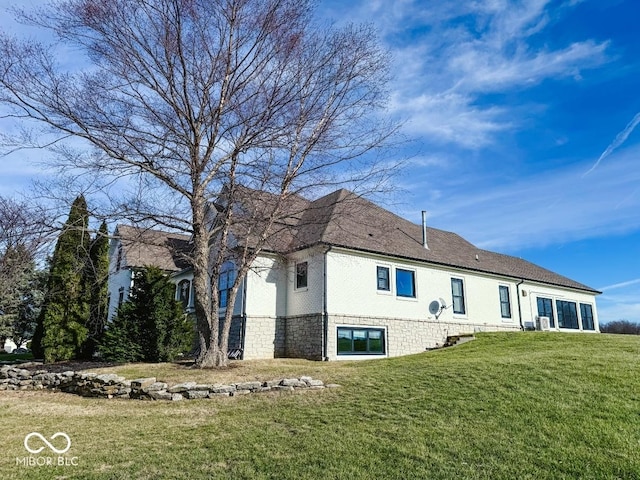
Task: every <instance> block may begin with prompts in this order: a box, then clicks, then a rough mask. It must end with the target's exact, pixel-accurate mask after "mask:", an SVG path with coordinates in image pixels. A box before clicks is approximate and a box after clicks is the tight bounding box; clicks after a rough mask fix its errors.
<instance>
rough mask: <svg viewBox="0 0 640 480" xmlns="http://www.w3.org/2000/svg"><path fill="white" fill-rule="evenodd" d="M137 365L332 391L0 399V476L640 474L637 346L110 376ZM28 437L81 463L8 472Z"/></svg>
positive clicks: (553, 342)
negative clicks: (312, 381)
mask: <svg viewBox="0 0 640 480" xmlns="http://www.w3.org/2000/svg"><path fill="white" fill-rule="evenodd" d="M142 367H144V368H145V372H149V373H150V374H151V375H155V374H156V373H164V374H165V375H168V376H175V378H184V379H186V377H187V376H189V375H190V374H193V376H194V377H198V378H199V379H200V380H215V379H216V378H218V376H220V378H227V376H229V375H231V376H233V375H236V376H238V377H242V378H261V379H268V378H275V377H278V376H280V375H281V374H286V375H293V374H297V375H305V374H308V375H311V376H313V377H315V378H320V379H322V380H324V381H325V382H336V383H340V384H341V385H342V388H340V389H335V390H322V391H314V392H311V391H309V392H304V393H296V394H271V393H269V394H258V395H252V396H244V397H237V398H222V399H215V400H191V401H183V402H174V403H172V402H143V401H126V400H117V401H114V400H111V401H109V400H94V399H84V398H79V397H75V396H72V395H66V394H61V393H52V392H0V425H1V426H2V427H1V432H2V434H3V435H2V442H3V448H2V453H1V454H0V478H3V479H7V478H41V479H50V478H104V479H116V478H122V479H129V478H132V479H157V478H175V479H181V478H184V479H205V478H236V479H241V478H278V479H305V478H306V479H324V478H328V479H331V478H339V479H342V478H362V479H374V478H398V479H417V478H446V479H450V478H486V479H500V478H504V479H510V480H511V479H526V478H530V479H545V478H548V479H562V478H571V479H573V478H594V479H602V478H603V479H606V478H611V479H614V478H628V479H638V478H640V337H637V336H614V335H588V334H556V333H533V332H524V333H507V334H482V335H479V336H478V339H477V340H476V341H473V342H469V343H466V344H464V345H461V346H459V347H454V348H450V349H445V350H440V351H434V352H429V353H424V354H420V355H413V356H409V357H403V358H394V359H389V360H373V361H363V362H348V363H346V362H328V363H320V362H305V361H292V360H275V361H272V362H247V363H245V364H239V366H236V367H235V368H231V369H229V370H226V371H224V372H201V371H193V370H188V369H185V368H183V367H175V366H171V365H166V364H165V365H160V366H121V367H115V368H113V369H111V371H117V372H120V373H123V372H128V373H133V374H138V373H141V372H139V370H137V369H140V368H142ZM272 374H273V375H272ZM127 376H128V377H129V378H132V377H131V376H129V375H127ZM158 377H161V375H160V374H158ZM200 380H199V381H200ZM33 431H36V432H41V433H43V435H44V434H46V436H48V437H50V436H51V435H53V433H55V432H59V431H62V432H66V433H67V434H68V435H69V436H70V438H71V439H72V447H71V449H70V450H69V452H67V454H66V455H67V457H77V463H78V465H77V466H62V467H47V466H43V467H37V466H34V467H25V466H21V465H19V466H16V457H24V456H25V455H26V451H25V449H24V446H23V440H24V437H25V435H27V434H28V433H30V432H33ZM33 443H34V445H35V444H36V443H37V442H36V441H34V442H33ZM52 443H55V441H52ZM44 454H45V453H44V452H43V454H42V455H44Z"/></svg>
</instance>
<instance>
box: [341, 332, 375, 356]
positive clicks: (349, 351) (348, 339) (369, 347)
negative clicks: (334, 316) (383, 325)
mask: <svg viewBox="0 0 640 480" xmlns="http://www.w3.org/2000/svg"><path fill="white" fill-rule="evenodd" d="M384 354H385V342H384V330H383V329H379V328H348V327H340V328H338V355H384Z"/></svg>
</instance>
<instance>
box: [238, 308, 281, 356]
mask: <svg viewBox="0 0 640 480" xmlns="http://www.w3.org/2000/svg"><path fill="white" fill-rule="evenodd" d="M284 354H285V321H284V319H282V318H274V317H247V321H246V325H245V337H244V352H243V357H242V358H243V359H244V360H252V359H262V358H277V357H283V356H284Z"/></svg>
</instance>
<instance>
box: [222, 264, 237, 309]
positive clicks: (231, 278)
mask: <svg viewBox="0 0 640 480" xmlns="http://www.w3.org/2000/svg"><path fill="white" fill-rule="evenodd" d="M235 280H236V271H235V267H234V265H233V264H232V263H226V264H225V265H223V267H222V272H221V273H220V276H219V278H218V301H219V302H220V308H227V304H228V303H229V295H230V294H231V289H232V288H233V282H235Z"/></svg>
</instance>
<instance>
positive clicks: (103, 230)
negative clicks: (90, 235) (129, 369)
mask: <svg viewBox="0 0 640 480" xmlns="http://www.w3.org/2000/svg"><path fill="white" fill-rule="evenodd" d="M108 237H109V230H108V228H107V224H106V222H104V221H103V222H102V225H100V229H99V230H98V233H97V234H96V237H95V238H94V239H93V241H92V242H91V248H90V251H89V261H88V262H87V265H86V269H85V283H86V287H85V290H86V291H87V292H88V294H89V317H88V319H87V324H86V327H87V331H88V333H87V339H86V341H85V343H84V344H83V346H82V349H81V352H80V356H81V357H82V358H91V357H92V356H93V354H94V353H95V352H96V349H97V347H98V344H99V343H100V341H101V339H102V335H103V333H104V327H105V325H106V323H107V308H108V283H107V280H108V277H109V238H108Z"/></svg>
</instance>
